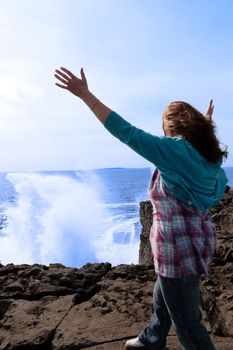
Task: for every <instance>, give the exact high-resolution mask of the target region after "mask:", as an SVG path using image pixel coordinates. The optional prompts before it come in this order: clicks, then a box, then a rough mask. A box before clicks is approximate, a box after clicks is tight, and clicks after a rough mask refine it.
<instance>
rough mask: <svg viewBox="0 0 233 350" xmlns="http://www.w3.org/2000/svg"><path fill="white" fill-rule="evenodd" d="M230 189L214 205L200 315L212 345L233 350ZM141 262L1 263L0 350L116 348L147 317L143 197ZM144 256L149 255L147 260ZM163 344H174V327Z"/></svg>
mask: <svg viewBox="0 0 233 350" xmlns="http://www.w3.org/2000/svg"><path fill="white" fill-rule="evenodd" d="M232 209H233V190H230V191H229V192H228V193H225V196H224V198H223V200H222V203H221V204H220V206H218V207H215V208H213V209H212V214H213V219H214V221H215V223H216V226H217V230H218V240H217V246H216V253H215V258H214V261H213V264H212V266H211V277H210V279H208V280H204V279H203V280H202V282H201V306H202V310H203V315H204V322H205V324H206V326H207V328H208V330H209V331H210V332H211V334H212V338H213V339H214V342H215V344H216V347H217V349H218V350H232V349H233V312H232V310H233V265H232V262H233V210H232ZM140 210H141V221H142V226H143V228H142V235H141V246H140V258H139V260H140V264H139V265H119V266H117V267H112V266H111V265H110V264H109V263H102V264H87V265H85V266H83V267H82V268H80V269H76V268H69V267H65V266H63V265H61V264H50V265H49V266H44V265H38V264H35V265H13V264H8V265H6V266H3V265H0V350H29V349H30V350H77V349H83V348H88V349H90V350H93V349H97V350H108V349H109V350H117V349H123V347H124V343H125V341H126V340H127V339H129V338H131V337H134V336H136V335H137V334H138V332H139V331H140V330H141V329H142V328H143V327H144V326H145V324H146V323H147V322H148V320H149V318H150V314H151V310H152V290H153V285H154V281H155V279H156V276H155V274H154V269H153V265H152V264H151V258H150V249H149V247H148V232H149V228H150V222H151V207H150V203H149V202H142V203H141V204H140ZM145 257H149V258H148V260H147V259H145ZM167 346H168V348H169V349H170V350H171V349H172V350H178V349H180V346H179V344H178V342H177V340H176V337H175V335H174V332H173V330H171V332H170V334H169V337H168V343H167Z"/></svg>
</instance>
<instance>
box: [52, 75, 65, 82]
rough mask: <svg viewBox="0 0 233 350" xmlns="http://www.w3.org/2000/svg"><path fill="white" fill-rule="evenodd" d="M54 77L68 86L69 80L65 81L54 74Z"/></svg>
mask: <svg viewBox="0 0 233 350" xmlns="http://www.w3.org/2000/svg"><path fill="white" fill-rule="evenodd" d="M54 76H55V78H57V79H58V80H60V81H61V82H62V83H64V84H68V80H65V79H63V78H62V77H60V76H59V75H57V74H54Z"/></svg>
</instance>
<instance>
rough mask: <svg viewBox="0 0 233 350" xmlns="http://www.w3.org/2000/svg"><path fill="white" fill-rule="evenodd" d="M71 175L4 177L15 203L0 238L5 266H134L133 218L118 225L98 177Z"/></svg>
mask: <svg viewBox="0 0 233 350" xmlns="http://www.w3.org/2000/svg"><path fill="white" fill-rule="evenodd" d="M75 175H76V176H72V177H71V176H67V175H59V173H58V174H43V173H11V174H8V175H7V180H8V181H10V182H11V183H12V184H13V186H14V188H15V191H16V192H17V203H16V204H15V205H14V206H11V207H8V209H6V217H7V221H8V225H7V227H6V228H5V229H4V232H3V233H4V234H3V236H1V237H0V256H1V258H0V259H1V262H2V263H3V264H6V263H9V262H13V263H18V264H21V263H28V264H32V263H43V264H49V263H51V262H60V263H63V264H65V265H67V266H76V267H80V266H82V265H83V264H85V263H87V262H99V261H110V262H111V263H112V264H113V265H116V264H119V263H129V262H134V263H136V262H137V259H138V245H139V242H138V238H137V237H136V236H135V223H136V221H135V219H131V220H127V221H126V222H124V221H122V220H120V221H119V220H116V217H114V215H112V213H111V212H110V208H109V207H108V204H107V205H105V203H104V202H103V199H102V193H103V192H104V191H105V188H104V185H103V184H102V183H101V181H100V179H99V178H98V176H97V175H96V174H94V173H92V172H89V173H88V176H86V175H85V176H83V174H82V173H79V172H78V173H76V174H75ZM131 204H132V205H133V204H134V205H135V203H131Z"/></svg>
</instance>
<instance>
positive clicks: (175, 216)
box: [55, 67, 227, 350]
mask: <svg viewBox="0 0 233 350" xmlns="http://www.w3.org/2000/svg"><path fill="white" fill-rule="evenodd" d="M80 74H81V79H79V78H78V77H76V76H75V75H74V74H73V73H71V72H70V71H69V70H67V69H66V68H63V67H62V68H60V69H59V70H56V73H55V77H56V78H57V79H58V80H59V83H56V85H57V86H59V87H60V88H62V89H66V90H68V91H70V92H71V93H73V94H74V95H76V96H78V97H79V98H80V99H81V100H83V102H84V103H86V105H87V106H88V107H89V108H90V109H91V111H92V112H93V113H94V114H95V115H96V117H97V118H98V119H99V120H100V122H101V123H103V124H104V126H105V128H106V129H107V130H108V131H109V132H110V133H111V134H112V135H114V136H115V137H117V138H118V139H119V140H121V141H122V142H123V143H125V144H127V145H128V146H129V147H131V148H132V149H133V150H134V151H135V152H137V153H139V154H140V155H141V156H142V157H144V158H145V159H147V160H148V161H150V162H151V163H153V164H154V165H155V166H156V170H155V172H154V174H153V177H152V180H151V184H150V199H151V202H152V205H153V226H152V228H151V233H150V242H151V248H152V252H153V256H154V265H155V272H156V274H157V275H158V277H157V281H156V283H155V287H154V296H153V306H154V311H153V314H152V317H151V320H150V322H149V324H148V325H147V326H146V327H145V329H144V330H143V331H142V332H141V333H140V334H139V336H138V337H137V338H135V339H131V340H129V341H127V342H126V349H154V350H164V349H165V346H166V337H167V334H168V332H169V329H170V327H171V324H173V326H174V328H175V331H176V334H177V337H178V339H179V341H180V343H181V344H182V346H183V349H185V350H214V349H215V347H214V345H213V343H212V341H211V339H210V337H209V335H208V332H207V330H206V328H205V327H204V325H203V324H202V322H201V319H202V316H201V313H200V310H199V279H200V275H202V274H204V275H208V267H209V264H210V262H211V259H212V256H213V252H214V245H215V238H216V237H215V235H216V232H215V226H214V224H213V222H212V219H211V215H210V212H209V210H208V209H209V208H210V207H211V206H213V205H215V204H217V203H219V201H220V199H221V197H222V196H223V193H224V189H225V186H226V182H227V178H226V175H225V172H224V170H223V169H222V168H221V164H222V159H223V157H227V152H226V150H221V149H220V146H219V142H218V140H217V138H216V135H215V128H214V124H213V121H212V113H213V108H214V106H213V101H212V100H211V102H210V105H209V109H208V111H207V115H206V116H205V117H204V116H203V115H202V114H201V113H200V112H199V111H197V110H196V109H195V108H194V107H192V106H191V105H189V104H188V103H186V102H182V101H176V102H172V103H171V104H170V105H169V106H167V108H166V109H165V111H164V114H163V120H162V123H163V130H164V134H165V136H162V137H158V136H153V135H151V134H149V133H147V132H144V131H143V130H140V129H138V128H136V127H135V126H132V125H131V124H130V123H128V122H127V121H126V120H124V119H123V118H122V117H120V116H119V115H118V114H117V113H115V112H114V111H112V110H111V109H110V108H108V107H107V106H106V105H104V104H103V103H102V102H100V101H99V100H98V99H97V98H96V97H95V96H94V95H93V94H92V93H91V92H90V91H89V89H88V84H87V80H86V77H85V74H84V71H83V69H81V71H80Z"/></svg>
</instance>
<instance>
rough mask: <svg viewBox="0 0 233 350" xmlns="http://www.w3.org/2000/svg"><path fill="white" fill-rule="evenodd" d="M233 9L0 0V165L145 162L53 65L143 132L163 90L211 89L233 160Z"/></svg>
mask: <svg viewBox="0 0 233 350" xmlns="http://www.w3.org/2000/svg"><path fill="white" fill-rule="evenodd" d="M232 16H233V2H232V1H231V0H222V1H219V0H213V1H209V0H189V1H188V0H154V1H152V0H145V1H143V0H82V1H81V0H76V1H75V0H40V1H39V2H38V1H32V0H2V1H1V3H0V25H1V31H0V45H1V46H0V47H1V61H0V76H1V86H0V110H1V115H0V159H1V161H0V171H26V170H59V169H60V170H62V169H63V170H71V169H83V168H102V167H118V166H122V167H144V166H150V164H149V163H148V162H147V161H145V160H144V159H142V158H140V157H139V156H138V155H137V154H134V153H133V151H131V150H130V149H127V148H126V146H124V145H122V144H121V143H120V142H119V141H118V140H116V139H114V138H113V137H112V136H111V135H109V134H108V133H107V131H106V130H105V129H104V128H103V127H102V125H101V124H100V123H99V122H98V121H97V120H96V119H95V117H94V116H93V115H92V113H91V112H90V111H89V110H88V108H87V107H86V106H85V105H84V104H83V103H82V101H80V100H78V98H75V97H74V96H72V95H71V94H68V93H67V92H66V91H63V90H61V89H60V90H59V89H58V88H57V87H56V86H55V85H54V82H55V79H54V77H53V73H54V69H55V68H58V67H60V66H65V67H67V68H69V69H70V70H72V71H73V72H74V73H77V74H79V69H80V67H84V70H85V73H86V76H87V78H88V83H89V88H90V90H91V91H92V92H93V93H94V94H95V95H96V96H97V97H98V98H99V99H101V101H103V102H104V103H105V104H107V105H108V106H109V107H110V108H112V109H114V110H115V111H117V112H118V113H120V114H121V115H122V116H124V117H125V118H126V119H127V120H129V121H130V122H131V123H132V124H135V125H137V126H138V127H140V128H143V129H144V130H147V131H149V132H151V133H152V134H157V135H162V128H161V115H162V112H163V109H164V108H165V106H166V105H167V104H168V103H169V102H171V101H172V100H177V99H179V100H184V101H187V102H189V103H191V104H193V105H194V106H195V107H196V108H198V109H199V110H201V111H202V112H204V111H205V110H206V108H207V105H208V101H209V100H210V99H211V98H213V99H214V102H215V112H214V120H215V122H216V124H217V134H218V137H219V139H220V140H221V141H222V142H223V144H226V145H228V149H229V152H230V156H229V158H228V160H227V162H226V163H225V164H224V165H225V166H233V156H232V154H233V152H232V151H233V141H232V131H233V121H232V120H233V119H232V106H231V103H232V100H233V89H232V80H233V39H232V38H233V22H232Z"/></svg>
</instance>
